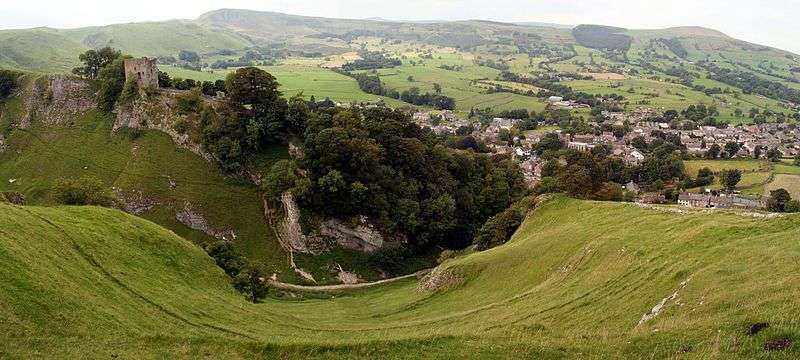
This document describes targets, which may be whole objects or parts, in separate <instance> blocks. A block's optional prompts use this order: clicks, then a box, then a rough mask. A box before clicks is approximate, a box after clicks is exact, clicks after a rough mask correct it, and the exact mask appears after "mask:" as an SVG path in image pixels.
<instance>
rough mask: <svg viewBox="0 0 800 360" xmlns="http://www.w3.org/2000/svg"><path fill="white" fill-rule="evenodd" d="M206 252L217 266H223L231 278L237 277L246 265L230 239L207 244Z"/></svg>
mask: <svg viewBox="0 0 800 360" xmlns="http://www.w3.org/2000/svg"><path fill="white" fill-rule="evenodd" d="M206 252H207V253H208V255H209V256H211V258H212V259H214V262H216V263H217V266H219V267H220V268H222V270H224V271H225V273H226V274H228V276H230V277H231V278H234V277H236V275H239V273H240V272H241V271H242V268H243V267H244V260H243V259H242V257H241V256H240V255H239V254H238V252H237V251H236V249H235V248H234V247H233V244H232V243H230V242H228V241H223V240H220V241H217V242H214V243H211V244H209V245H208V246H206Z"/></svg>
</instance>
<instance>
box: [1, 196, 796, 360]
mask: <svg viewBox="0 0 800 360" xmlns="http://www.w3.org/2000/svg"><path fill="white" fill-rule="evenodd" d="M798 235H800V218H798V217H796V216H792V217H789V216H787V217H783V218H776V219H771V220H764V219H758V218H753V217H750V216H743V215H738V214H736V213H730V212H719V213H711V214H709V213H700V212H697V213H691V212H690V213H684V214H677V213H673V212H670V211H662V210H657V209H643V208H640V207H637V206H635V205H629V204H617V203H595V202H583V201H577V200H569V199H566V198H556V199H554V200H551V201H549V202H546V203H545V204H544V205H541V206H540V207H539V208H538V209H537V210H536V211H535V213H534V214H533V216H532V217H530V218H529V219H527V220H526V221H525V223H524V224H523V225H522V228H521V229H520V231H519V232H518V233H517V234H516V235H515V236H514V238H513V239H512V241H511V242H510V243H508V244H507V245H504V246H501V247H498V248H495V249H493V250H490V251H486V252H482V253H476V254H471V255H466V256H464V257H461V258H458V259H456V260H451V261H449V262H447V263H445V265H444V266H443V269H442V270H441V271H442V273H444V274H450V276H442V277H440V278H439V279H440V280H441V281H440V282H439V284H449V285H450V286H449V287H446V288H440V289H439V291H437V292H429V291H421V290H418V289H417V281H415V280H408V281H404V282H400V283H396V284H394V285H390V286H387V287H383V288H378V289H373V290H369V291H366V292H359V293H352V294H339V295H337V296H335V297H331V298H305V299H303V300H297V299H295V300H282V299H268V300H266V301H265V302H264V303H262V304H257V305H253V304H249V303H246V302H245V301H244V300H243V299H241V298H240V297H239V296H238V295H237V294H235V293H234V291H233V290H232V289H230V287H229V286H228V284H227V283H226V279H225V277H224V275H223V273H222V271H221V270H219V269H217V268H216V267H215V266H214V265H213V263H212V261H211V259H209V258H207V257H206V256H205V255H204V254H203V253H202V251H201V250H200V249H198V248H196V247H194V246H193V245H192V244H191V243H189V242H186V241H185V240H182V239H181V238H179V237H177V236H175V235H174V234H172V233H171V232H169V231H166V230H164V229H162V228H160V227H157V226H155V225H154V224H152V223H149V222H147V221H144V220H140V219H136V218H133V217H130V216H128V215H125V214H123V213H120V212H117V211H111V210H105V209H99V208H64V207H60V208H37V207H28V208H20V207H13V206H8V205H1V204H0V244H2V246H0V276H2V278H3V279H6V281H3V282H0V304H2V305H0V319H3V320H2V322H3V326H2V327H0V336H1V337H2V338H4V339H5V340H4V341H3V342H2V343H0V354H2V355H6V356H10V357H52V356H58V357H93V358H108V357H122V358H149V357H171V358H176V357H177V358H196V357H199V356H212V357H227V358H251V357H267V358H270V357H273V358H274V357H280V358H301V357H302V358H311V357H315V358H355V357H360V358H376V357H380V358H442V357H449V358H467V357H470V358H476V357H480V358H509V357H511V358H522V357H525V358H530V357H534V358H553V359H556V358H623V357H624V358H670V357H678V358H726V359H727V358H742V359H745V358H747V359H751V358H767V357H769V358H787V359H788V358H796V357H797V356H798V355H800V347H798V345H797V341H798V340H800V327H799V326H800V324H798V320H797V317H796V316H794V315H793V314H794V313H795V312H796V311H797V309H798V307H799V306H800V304H799V303H798V301H797V299H798V295H800V280H798V278H797V276H795V272H796V271H795V267H796V266H795V265H796V263H797V261H798V259H800V245H798V243H797V241H796V240H795V239H797V237H798ZM43 259H44V260H45V261H43ZM448 279H449V280H448ZM673 294H675V295H673ZM665 298H666V299H667V300H664V303H665V306H664V308H663V310H662V311H661V312H660V313H659V314H657V315H656V316H655V317H654V318H653V319H651V320H649V321H646V322H644V323H643V324H641V325H637V324H638V323H639V322H640V319H641V318H642V316H643V315H644V314H646V313H648V311H650V310H651V309H652V308H653V307H654V306H655V305H656V304H659V303H661V302H662V299H665ZM756 322H766V323H769V327H767V328H766V329H765V330H763V331H761V332H759V333H758V334H756V335H753V336H750V335H748V334H747V331H748V329H749V328H750V326H751V325H752V324H754V323H756ZM709 334H711V335H709ZM782 340H789V346H788V348H786V349H784V350H783V351H779V352H771V353H770V352H767V351H766V350H765V344H767V343H768V342H771V341H782Z"/></svg>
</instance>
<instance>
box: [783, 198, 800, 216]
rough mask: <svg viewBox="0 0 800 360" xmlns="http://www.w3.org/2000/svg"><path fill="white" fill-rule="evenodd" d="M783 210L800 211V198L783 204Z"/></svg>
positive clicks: (788, 211) (789, 211)
mask: <svg viewBox="0 0 800 360" xmlns="http://www.w3.org/2000/svg"><path fill="white" fill-rule="evenodd" d="M783 211H784V212H787V213H800V200H790V201H787V202H786V204H785V205H784V206H783Z"/></svg>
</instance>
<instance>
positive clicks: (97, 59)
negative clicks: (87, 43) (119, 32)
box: [72, 47, 122, 79]
mask: <svg viewBox="0 0 800 360" xmlns="http://www.w3.org/2000/svg"><path fill="white" fill-rule="evenodd" d="M121 55H122V53H121V52H119V51H117V50H114V49H112V48H110V47H104V48H102V49H99V50H94V49H92V50H88V51H86V52H85V53H83V54H80V56H78V59H80V61H81V62H83V66H79V67H76V68H74V69H72V73H73V74H75V75H78V76H82V77H85V78H88V79H96V78H97V77H98V75H100V70H102V69H103V68H104V67H106V66H108V65H110V64H111V63H112V62H114V60H116V59H118V58H119V57H120V56H121Z"/></svg>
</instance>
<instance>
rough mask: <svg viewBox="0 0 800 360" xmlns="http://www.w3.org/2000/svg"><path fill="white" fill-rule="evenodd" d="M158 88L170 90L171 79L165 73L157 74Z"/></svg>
mask: <svg viewBox="0 0 800 360" xmlns="http://www.w3.org/2000/svg"><path fill="white" fill-rule="evenodd" d="M158 87H162V88H170V87H172V78H171V77H170V76H169V74H167V73H166V72H163V71H159V72H158Z"/></svg>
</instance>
